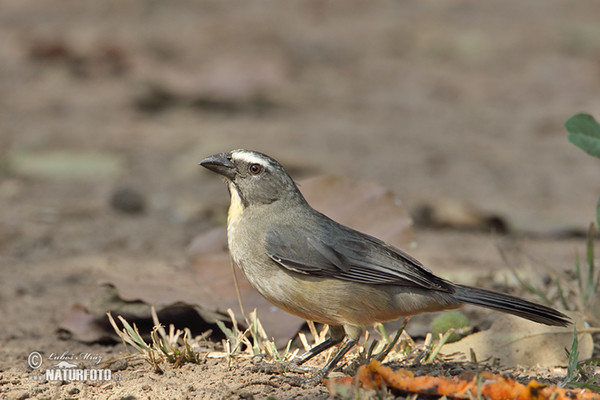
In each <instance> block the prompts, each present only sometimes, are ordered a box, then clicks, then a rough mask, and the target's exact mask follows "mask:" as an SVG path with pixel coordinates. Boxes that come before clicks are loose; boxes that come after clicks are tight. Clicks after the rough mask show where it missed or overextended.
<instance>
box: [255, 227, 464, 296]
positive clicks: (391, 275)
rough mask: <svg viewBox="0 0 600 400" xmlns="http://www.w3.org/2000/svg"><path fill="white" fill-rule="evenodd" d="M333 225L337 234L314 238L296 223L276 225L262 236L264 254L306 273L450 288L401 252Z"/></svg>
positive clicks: (357, 279) (364, 280)
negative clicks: (264, 243)
mask: <svg viewBox="0 0 600 400" xmlns="http://www.w3.org/2000/svg"><path fill="white" fill-rule="evenodd" d="M335 228H336V229H334V231H335V232H337V233H339V234H331V235H328V236H326V237H317V236H316V235H315V234H314V233H313V232H311V231H310V230H308V229H302V228H299V227H298V226H292V225H278V226H275V227H273V228H272V229H271V230H269V231H268V232H267V234H266V236H265V241H266V251H267V254H268V255H269V257H270V258H271V259H273V260H274V261H276V262H277V263H279V264H280V265H282V266H283V267H285V268H287V269H289V270H291V271H294V272H297V273H301V274H306V275H314V276H323V277H330V278H336V279H341V280H345V281H353V282H359V283H368V284H375V285H377V284H387V285H402V286H418V287H422V288H426V289H434V290H441V291H452V290H453V289H452V284H451V283H449V282H448V281H445V280H444V279H442V278H439V277H437V276H435V275H434V274H433V273H431V272H430V271H429V270H427V269H426V268H425V267H424V266H423V265H422V264H421V263H420V262H419V261H417V260H415V259H414V258H412V257H411V256H409V255H408V254H406V253H404V252H403V251H401V250H399V249H397V248H395V247H393V246H390V245H388V244H386V243H384V242H382V241H380V240H379V239H376V238H374V237H372V236H369V235H365V234H363V233H361V232H358V231H355V230H353V229H350V228H346V227H343V226H341V225H338V226H336V227H335Z"/></svg>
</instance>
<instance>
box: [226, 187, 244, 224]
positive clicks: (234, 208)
mask: <svg viewBox="0 0 600 400" xmlns="http://www.w3.org/2000/svg"><path fill="white" fill-rule="evenodd" d="M229 192H230V194H231V203H230V204H229V211H228V213H227V225H230V224H231V223H232V222H235V221H237V220H238V218H239V217H240V216H241V215H242V212H243V211H244V205H243V204H242V199H241V198H240V195H239V194H238V191H237V189H236V188H235V186H234V185H232V184H229Z"/></svg>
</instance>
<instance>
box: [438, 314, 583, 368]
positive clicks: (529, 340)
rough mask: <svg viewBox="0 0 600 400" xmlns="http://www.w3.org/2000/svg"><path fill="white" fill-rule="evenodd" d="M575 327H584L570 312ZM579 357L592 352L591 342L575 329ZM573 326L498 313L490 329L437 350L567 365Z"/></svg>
mask: <svg viewBox="0 0 600 400" xmlns="http://www.w3.org/2000/svg"><path fill="white" fill-rule="evenodd" d="M572 319H573V321H576V322H575V323H576V326H577V329H578V330H579V329H582V328H584V327H585V325H584V323H583V321H582V320H581V318H578V317H577V316H572ZM578 340H579V359H580V360H583V359H587V358H590V357H591V356H592V351H593V349H594V343H593V340H592V336H591V334H589V333H579V335H578ZM572 341H573V327H572V326H571V327H557V326H547V325H542V324H538V323H535V322H531V321H528V320H525V319H523V318H519V317H515V316H512V315H501V316H500V317H499V318H498V319H497V320H496V321H495V322H494V323H493V324H492V326H491V327H490V329H488V330H486V331H482V332H478V333H475V334H473V335H469V336H467V337H465V338H463V339H462V340H459V341H458V342H454V343H450V344H446V345H444V347H442V350H441V353H443V354H447V355H450V354H453V353H462V354H463V355H465V356H466V357H468V356H469V354H470V352H471V350H473V351H474V352H475V355H476V356H477V359H478V360H479V361H484V360H489V361H493V360H498V361H499V362H500V364H502V365H504V366H507V367H514V366H516V365H521V366H541V367H553V366H558V365H567V361H568V359H567V355H566V352H565V348H566V349H570V348H571V343H572Z"/></svg>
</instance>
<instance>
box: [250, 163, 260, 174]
mask: <svg viewBox="0 0 600 400" xmlns="http://www.w3.org/2000/svg"><path fill="white" fill-rule="evenodd" d="M248 170H249V171H250V173H251V174H252V175H258V174H260V173H261V171H262V166H261V165H260V164H250V166H249V167H248Z"/></svg>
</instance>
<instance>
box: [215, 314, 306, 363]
mask: <svg viewBox="0 0 600 400" xmlns="http://www.w3.org/2000/svg"><path fill="white" fill-rule="evenodd" d="M227 313H228V314H229V317H230V318H231V323H232V326H231V328H228V327H227V326H226V325H225V324H224V323H223V322H222V321H217V326H218V327H219V329H221V331H222V332H223V333H224V334H225V338H226V339H225V340H224V343H223V347H224V349H225V353H226V354H227V359H228V362H229V366H231V362H232V360H233V357H234V356H236V355H242V354H246V355H249V356H256V355H263V356H266V357H267V359H269V360H274V361H277V362H281V361H285V360H288V359H289V358H291V357H292V356H293V355H295V354H296V353H290V347H291V345H292V341H291V340H289V341H288V343H287V346H286V347H285V349H284V350H283V352H282V353H281V352H279V350H278V349H277V346H276V345H275V342H274V341H273V340H272V339H269V337H268V336H267V333H266V332H265V330H264V328H263V326H262V324H261V323H260V320H259V319H258V316H257V313H256V310H254V311H252V312H251V313H250V315H249V319H248V320H247V321H246V324H247V326H248V328H247V329H245V330H243V331H241V330H240V329H239V327H238V322H237V320H236V317H235V314H234V312H233V310H231V309H228V310H227ZM296 352H297V351H296Z"/></svg>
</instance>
